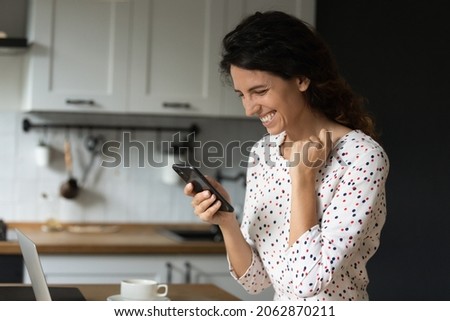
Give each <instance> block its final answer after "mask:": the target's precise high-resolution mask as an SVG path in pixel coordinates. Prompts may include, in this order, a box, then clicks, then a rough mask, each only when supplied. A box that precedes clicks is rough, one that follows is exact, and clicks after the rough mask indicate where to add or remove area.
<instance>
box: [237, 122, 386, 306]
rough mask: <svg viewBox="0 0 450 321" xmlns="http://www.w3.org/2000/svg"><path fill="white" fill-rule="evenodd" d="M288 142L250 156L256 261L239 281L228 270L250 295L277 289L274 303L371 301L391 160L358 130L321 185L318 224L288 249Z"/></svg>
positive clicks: (342, 142) (338, 151) (278, 140)
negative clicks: (371, 267)
mask: <svg viewBox="0 0 450 321" xmlns="http://www.w3.org/2000/svg"><path fill="white" fill-rule="evenodd" d="M285 136H286V134H285V133H281V134H279V135H274V136H271V135H266V136H264V137H263V138H262V139H261V140H260V141H259V142H258V143H256V144H255V146H254V147H253V148H252V151H251V153H250V155H249V163H248V169H247V188H246V202H245V206H244V215H243V218H242V223H241V229H242V232H243V234H244V237H245V238H246V240H247V242H248V243H249V244H250V246H251V247H252V249H253V260H252V263H251V265H250V267H249V268H248V270H247V271H246V273H245V274H244V275H243V276H241V277H240V278H239V279H238V278H237V277H236V275H235V274H234V271H233V269H232V267H231V266H230V271H231V274H232V275H233V277H235V278H236V279H237V280H238V282H239V283H240V284H241V285H242V286H243V287H244V288H245V289H246V290H247V291H248V292H249V293H255V294H256V293H259V292H261V291H262V290H263V289H265V288H267V287H269V286H270V285H272V286H273V288H274V290H275V297H274V300H368V299H369V297H368V293H367V291H366V289H367V285H368V282H369V278H368V275H367V270H366V264H367V261H368V260H369V259H370V258H371V257H372V256H373V255H374V253H375V252H376V250H377V249H378V245H379V242H380V232H381V229H382V227H383V225H384V222H385V216H386V199H385V182H386V178H387V175H388V171H389V161H388V157H387V155H386V154H385V152H384V150H383V149H382V148H381V147H380V145H379V144H378V143H376V142H375V141H374V140H373V139H372V138H370V137H369V136H367V135H365V134H364V133H362V132H361V131H359V130H353V131H351V132H349V133H348V134H347V135H345V136H344V137H342V138H341V139H339V140H338V141H337V142H336V144H335V146H334V148H333V149H332V151H331V153H330V156H329V159H328V160H327V163H326V164H325V165H324V166H323V167H322V168H321V170H320V171H319V172H318V174H317V178H316V191H317V194H316V195H317V215H318V217H319V224H317V225H316V226H314V227H312V228H311V229H310V230H308V231H307V232H305V233H304V234H303V235H302V236H300V237H299V239H298V240H297V241H296V242H295V244H293V245H292V246H290V247H289V246H288V239H289V217H290V214H291V213H290V211H291V182H290V176H289V167H288V162H287V161H286V160H285V159H284V158H283V157H282V156H281V154H280V146H281V144H282V143H283V141H284V139H285Z"/></svg>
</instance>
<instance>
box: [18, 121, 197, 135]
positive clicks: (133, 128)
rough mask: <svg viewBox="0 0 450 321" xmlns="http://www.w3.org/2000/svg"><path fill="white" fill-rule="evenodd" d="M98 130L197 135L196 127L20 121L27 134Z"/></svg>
mask: <svg viewBox="0 0 450 321" xmlns="http://www.w3.org/2000/svg"><path fill="white" fill-rule="evenodd" d="M37 128H42V129H100V130H130V131H156V132H185V133H189V134H191V133H194V134H198V133H199V128H198V126H197V125H195V124H193V125H191V126H190V127H162V126H119V125H101V124H67V123H39V124H36V123H32V122H31V121H30V120H29V119H28V118H24V119H23V121H22V129H23V131H25V132H29V131H30V130H32V129H37Z"/></svg>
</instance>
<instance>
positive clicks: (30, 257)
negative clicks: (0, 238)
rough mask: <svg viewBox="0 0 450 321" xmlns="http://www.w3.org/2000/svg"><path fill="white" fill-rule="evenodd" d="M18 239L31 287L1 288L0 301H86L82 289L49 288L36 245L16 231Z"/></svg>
mask: <svg viewBox="0 0 450 321" xmlns="http://www.w3.org/2000/svg"><path fill="white" fill-rule="evenodd" d="M16 235H17V239H18V241H19V245H20V250H21V252H22V256H23V260H24V263H25V267H26V269H27V271H28V275H29V276H30V280H31V287H29V286H6V287H3V286H0V301H7V300H13V301H34V300H36V301H84V300H86V299H85V298H84V296H83V294H82V293H81V291H80V289H78V288H75V287H62V286H61V287H54V286H52V287H49V286H48V284H47V280H46V278H45V274H44V270H43V269H42V265H41V260H40V258H39V254H38V251H37V248H36V244H35V243H34V242H33V241H32V240H31V239H30V238H29V237H28V236H26V235H25V234H24V233H23V232H22V231H20V230H19V229H16Z"/></svg>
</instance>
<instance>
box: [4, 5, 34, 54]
mask: <svg viewBox="0 0 450 321" xmlns="http://www.w3.org/2000/svg"><path fill="white" fill-rule="evenodd" d="M27 16H28V0H0V52H1V53H4V52H6V53H11V52H17V51H22V50H25V49H26V48H28V40H27V37H26V34H27Z"/></svg>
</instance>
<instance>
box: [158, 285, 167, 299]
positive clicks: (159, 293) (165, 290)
mask: <svg viewBox="0 0 450 321" xmlns="http://www.w3.org/2000/svg"><path fill="white" fill-rule="evenodd" d="M160 289H164V292H160ZM168 290H169V288H168V286H167V284H158V288H157V289H156V295H157V296H166V295H167V292H168Z"/></svg>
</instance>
